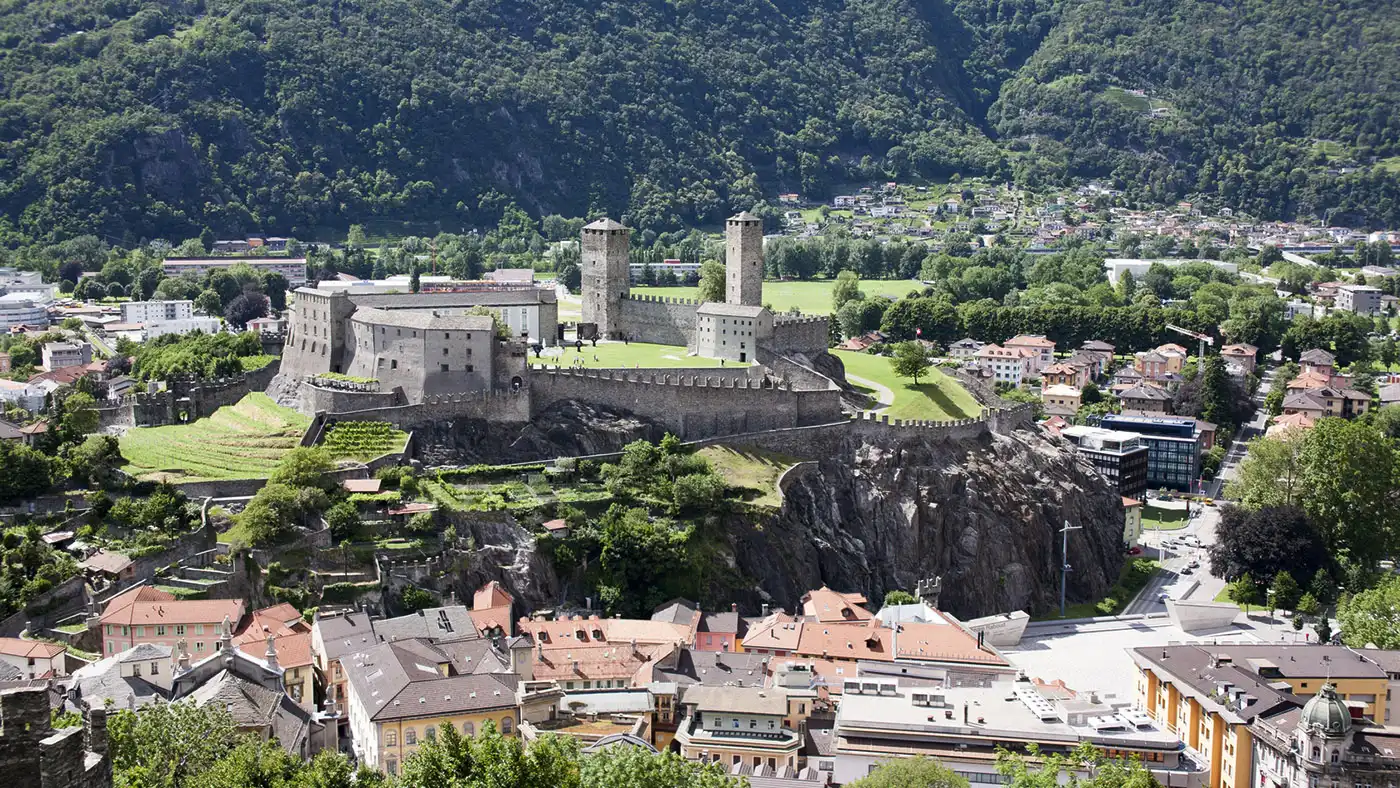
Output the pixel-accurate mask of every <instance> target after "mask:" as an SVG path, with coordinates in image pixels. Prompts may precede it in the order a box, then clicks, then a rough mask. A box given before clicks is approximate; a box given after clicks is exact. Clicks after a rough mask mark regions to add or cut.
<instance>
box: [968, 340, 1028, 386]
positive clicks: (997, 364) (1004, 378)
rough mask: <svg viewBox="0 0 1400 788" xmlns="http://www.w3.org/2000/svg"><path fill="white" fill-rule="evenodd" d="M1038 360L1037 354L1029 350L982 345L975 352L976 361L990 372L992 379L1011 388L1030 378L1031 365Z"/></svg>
mask: <svg viewBox="0 0 1400 788" xmlns="http://www.w3.org/2000/svg"><path fill="white" fill-rule="evenodd" d="M1037 358H1039V353H1037V352H1036V351H1034V350H1031V349H1029V348H1013V347H1001V346H1000V345H983V346H982V348H981V349H980V350H978V351H977V355H976V359H977V360H978V361H979V362H981V363H982V364H983V365H985V366H987V367H989V368H990V369H991V370H992V377H993V378H995V379H996V380H998V381H1001V382H1004V383H1010V384H1011V385H1013V386H1019V385H1021V381H1023V380H1025V379H1026V378H1028V377H1030V375H1031V364H1032V361H1033V360H1034V359H1037Z"/></svg>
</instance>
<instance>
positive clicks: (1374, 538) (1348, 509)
mask: <svg viewBox="0 0 1400 788" xmlns="http://www.w3.org/2000/svg"><path fill="white" fill-rule="evenodd" d="M1299 466H1300V470H1301V473H1300V474H1299V481H1300V487H1301V488H1302V490H1303V491H1304V494H1303V497H1302V505H1303V508H1304V509H1305V510H1306V511H1307V513H1308V515H1309V516H1310V517H1311V518H1312V520H1313V522H1314V523H1316V524H1317V526H1318V529H1319V531H1320V532H1321V533H1322V537H1323V541H1324V542H1326V544H1327V547H1328V549H1329V550H1330V551H1332V552H1333V553H1338V554H1342V553H1345V555H1347V556H1349V557H1350V558H1351V559H1352V560H1354V561H1356V562H1357V563H1359V564H1362V565H1364V566H1373V565H1374V564H1375V562H1377V561H1379V560H1380V559H1381V558H1383V557H1384V556H1385V555H1386V553H1387V552H1388V551H1390V550H1392V549H1394V548H1395V547H1396V546H1397V544H1400V539H1397V524H1396V521H1395V518H1394V517H1393V511H1394V507H1395V505H1396V496H1395V489H1396V488H1395V478H1396V476H1395V470H1396V460H1395V447H1394V444H1393V443H1392V442H1391V441H1390V439H1389V438H1387V437H1385V436H1384V435H1381V434H1380V432H1378V431H1377V430H1376V429H1374V428H1373V427H1371V426H1370V425H1368V424H1365V423H1362V422H1360V421H1345V420H1343V419H1322V420H1320V421H1319V422H1318V423H1317V424H1316V425H1315V426H1314V427H1313V428H1312V429H1310V430H1308V431H1307V433H1306V435H1305V436H1304V438H1303V444H1302V450H1301V452H1300V453H1299Z"/></svg>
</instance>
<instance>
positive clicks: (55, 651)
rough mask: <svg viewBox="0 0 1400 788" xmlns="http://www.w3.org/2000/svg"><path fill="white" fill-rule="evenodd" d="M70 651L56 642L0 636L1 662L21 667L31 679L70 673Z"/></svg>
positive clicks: (22, 671) (21, 670)
mask: <svg viewBox="0 0 1400 788" xmlns="http://www.w3.org/2000/svg"><path fill="white" fill-rule="evenodd" d="M67 653H68V651H67V649H65V648H64V647H63V646H60V645H58V644H56V643H47V642H44V641H42V640H24V639H21V638H0V662H8V663H9V664H11V665H14V666H15V667H16V668H19V670H20V672H21V673H23V674H24V675H25V676H26V677H28V678H31V679H47V678H53V677H55V676H66V675H68V662H67V658H66V657H65V656H64V655H65V654H67Z"/></svg>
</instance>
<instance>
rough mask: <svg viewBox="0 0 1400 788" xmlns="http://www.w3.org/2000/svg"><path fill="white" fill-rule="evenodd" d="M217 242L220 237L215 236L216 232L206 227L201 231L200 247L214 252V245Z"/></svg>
mask: <svg viewBox="0 0 1400 788" xmlns="http://www.w3.org/2000/svg"><path fill="white" fill-rule="evenodd" d="M217 241H218V236H216V235H214V231H213V230H211V229H209V228H208V227H205V228H204V229H203V230H200V231H199V245H200V246H203V247H204V248H205V249H208V250H210V251H213V250H214V244H215V242H217Z"/></svg>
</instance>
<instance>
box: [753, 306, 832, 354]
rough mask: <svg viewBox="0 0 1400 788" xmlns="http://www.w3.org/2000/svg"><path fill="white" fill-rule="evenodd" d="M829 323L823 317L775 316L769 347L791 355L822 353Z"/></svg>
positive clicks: (825, 347)
mask: <svg viewBox="0 0 1400 788" xmlns="http://www.w3.org/2000/svg"><path fill="white" fill-rule="evenodd" d="M830 326H831V321H830V319H829V318H827V317H826V316H825V315H819V316H816V317H812V316H810V315H800V316H799V315H775V316H774V317H773V336H772V338H771V339H769V340H768V343H769V345H771V346H772V347H773V348H775V349H777V350H782V351H787V352H792V353H807V354H812V353H824V352H826V349H827V339H828V337H829V336H830V331H831V327H830Z"/></svg>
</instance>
